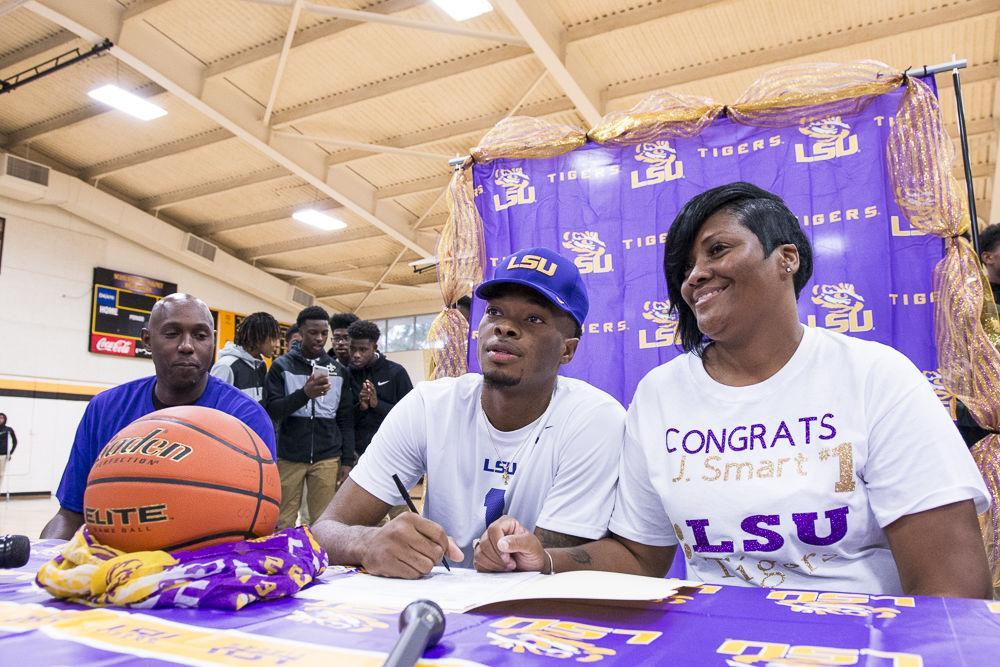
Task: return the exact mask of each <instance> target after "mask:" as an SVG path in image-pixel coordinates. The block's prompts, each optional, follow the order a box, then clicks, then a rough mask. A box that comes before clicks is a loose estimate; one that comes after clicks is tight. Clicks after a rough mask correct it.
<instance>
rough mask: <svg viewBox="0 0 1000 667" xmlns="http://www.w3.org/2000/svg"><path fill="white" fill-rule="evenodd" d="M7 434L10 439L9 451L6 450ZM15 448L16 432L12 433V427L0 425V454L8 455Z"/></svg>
mask: <svg viewBox="0 0 1000 667" xmlns="http://www.w3.org/2000/svg"><path fill="white" fill-rule="evenodd" d="M8 435H9V436H10V439H11V445H10V451H8V450H7V436H8ZM15 449H17V434H16V433H14V429H12V428H11V427H10V426H7V425H6V424H5V425H3V426H0V456H10V455H11V454H13V453H14V450H15Z"/></svg>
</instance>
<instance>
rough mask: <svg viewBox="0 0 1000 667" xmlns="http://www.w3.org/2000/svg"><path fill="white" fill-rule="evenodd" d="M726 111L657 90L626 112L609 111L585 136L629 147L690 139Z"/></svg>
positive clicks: (710, 103) (702, 99) (707, 102)
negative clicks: (679, 138)
mask: <svg viewBox="0 0 1000 667" xmlns="http://www.w3.org/2000/svg"><path fill="white" fill-rule="evenodd" d="M724 108H725V107H724V106H723V105H721V104H717V103H715V102H713V101H712V100H711V99H709V98H707V97H696V96H694V95H682V94H676V93H670V92H667V91H665V90H659V91H657V92H655V93H652V94H650V95H648V96H646V97H644V98H643V99H642V100H641V101H640V102H639V103H638V104H636V105H635V106H634V107H632V108H631V109H629V110H628V111H612V112H611V113H609V114H607V115H605V116H604V118H602V119H601V122H600V123H599V124H598V125H597V127H595V128H594V129H592V130H591V131H590V132H589V133H587V136H588V137H589V138H590V139H591V141H595V142H597V143H599V144H614V145H631V144H638V143H642V142H644V141H652V140H655V139H673V138H677V137H684V138H687V137H693V136H695V135H697V134H699V133H700V132H701V131H702V130H704V129H705V128H706V127H708V126H709V125H711V124H712V121H714V120H715V119H716V118H717V117H718V116H719V114H720V113H722V110H723V109H724Z"/></svg>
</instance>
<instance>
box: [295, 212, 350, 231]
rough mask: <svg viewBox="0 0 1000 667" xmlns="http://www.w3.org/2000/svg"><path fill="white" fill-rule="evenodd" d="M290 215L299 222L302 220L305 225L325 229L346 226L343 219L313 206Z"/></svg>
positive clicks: (331, 229) (329, 229) (330, 229)
mask: <svg viewBox="0 0 1000 667" xmlns="http://www.w3.org/2000/svg"><path fill="white" fill-rule="evenodd" d="M292 217H293V218H295V219H296V220H298V221H299V222H304V223H306V224H307V225H312V226H313V227H319V228H320V229H323V230H326V231H328V232H329V231H333V230H334V229H343V228H344V227H347V223H346V222H344V221H343V220H338V219H337V218H335V217H333V216H332V215H327V214H326V213H323V212H322V211H317V210H316V209H314V208H304V209H302V210H301V211H296V212H295V213H292Z"/></svg>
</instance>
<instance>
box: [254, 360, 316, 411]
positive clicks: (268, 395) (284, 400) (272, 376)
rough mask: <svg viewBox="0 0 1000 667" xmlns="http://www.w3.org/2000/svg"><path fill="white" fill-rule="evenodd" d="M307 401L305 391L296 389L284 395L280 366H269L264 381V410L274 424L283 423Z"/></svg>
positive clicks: (283, 380) (275, 364)
mask: <svg viewBox="0 0 1000 667" xmlns="http://www.w3.org/2000/svg"><path fill="white" fill-rule="evenodd" d="M308 401H309V397H308V396H306V392H305V389H296V390H295V391H293V392H292V393H291V394H288V395H287V396H286V395H285V378H284V375H283V373H282V370H281V367H280V365H278V364H277V363H274V364H271V368H270V369H269V370H268V371H267V376H266V377H265V379H264V400H263V403H264V409H265V410H267V414H269V415H271V419H273V420H274V421H276V422H283V421H284V420H285V419H287V418H288V417H289V416H290V415H291V414H292V413H293V412H295V411H296V410H298V409H299V408H301V407H302V406H303V405H305V404H306V403H307V402H308Z"/></svg>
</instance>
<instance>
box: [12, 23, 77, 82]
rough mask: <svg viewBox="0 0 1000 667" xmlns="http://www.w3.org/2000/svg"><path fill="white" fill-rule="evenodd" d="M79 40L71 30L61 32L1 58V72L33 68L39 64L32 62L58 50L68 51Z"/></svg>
mask: <svg viewBox="0 0 1000 667" xmlns="http://www.w3.org/2000/svg"><path fill="white" fill-rule="evenodd" d="M77 39H78V37H77V36H76V35H74V34H73V33H71V32H70V31H69V30H59V31H58V32H55V33H53V34H51V35H49V36H48V37H45V38H42V39H40V40H38V41H37V42H35V43H33V44H28V45H27V46H25V47H24V48H21V49H18V50H17V51H14V52H13V53H10V54H7V56H5V57H3V58H0V72H3V71H4V70H8V69H9V70H11V71H13V70H14V69H15V68H17V69H18V70H21V69H26V68H28V67H31V66H33V65H34V64H37V63H33V62H31V61H34V60H36V59H38V58H40V57H41V56H43V55H45V54H46V53H48V52H49V51H55V50H56V49H65V50H68V49H66V48H65V47H68V46H69V45H70V44H72V43H73V42H74V41H76V40H77Z"/></svg>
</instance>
